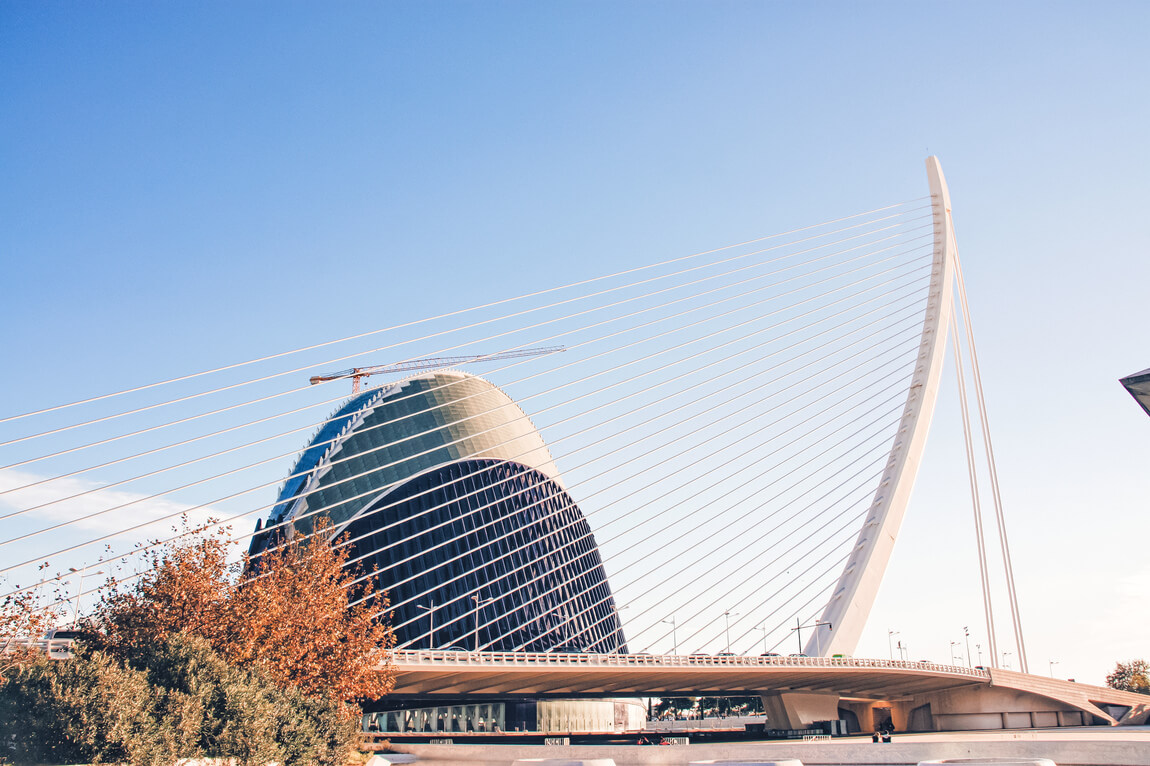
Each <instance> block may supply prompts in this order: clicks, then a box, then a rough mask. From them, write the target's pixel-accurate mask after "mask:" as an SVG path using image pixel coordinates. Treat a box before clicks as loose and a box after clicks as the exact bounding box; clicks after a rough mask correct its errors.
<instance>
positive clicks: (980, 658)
mask: <svg viewBox="0 0 1150 766" xmlns="http://www.w3.org/2000/svg"><path fill="white" fill-rule="evenodd" d="M974 648H975V649H977V650H978V665H979V667H981V666H982V644H975V645H974Z"/></svg>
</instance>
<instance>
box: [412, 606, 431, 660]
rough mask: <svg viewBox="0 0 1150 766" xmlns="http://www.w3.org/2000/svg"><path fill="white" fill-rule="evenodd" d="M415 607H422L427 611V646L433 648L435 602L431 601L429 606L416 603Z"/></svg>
mask: <svg viewBox="0 0 1150 766" xmlns="http://www.w3.org/2000/svg"><path fill="white" fill-rule="evenodd" d="M415 608H416V609H422V610H423V611H425V612H427V623H428V631H427V647H428V648H429V649H435V602H434V601H432V602H431V606H424V605H423V604H416V605H415Z"/></svg>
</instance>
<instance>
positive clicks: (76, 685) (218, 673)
mask: <svg viewBox="0 0 1150 766" xmlns="http://www.w3.org/2000/svg"><path fill="white" fill-rule="evenodd" d="M358 728H359V718H358V717H357V716H355V715H354V712H353V711H352V709H350V708H345V707H344V706H343V705H341V704H340V703H338V702H334V701H332V700H330V699H328V698H322V697H309V696H306V695H304V694H302V693H301V692H299V691H298V689H295V688H287V689H284V688H281V687H279V686H277V685H276V684H275V683H274V681H272V679H271V678H270V677H269V675H268V674H267V673H266V672H264V671H262V670H261V669H259V668H256V667H254V666H249V667H235V666H232V665H229V664H228V663H227V662H225V661H224V660H223V659H222V658H221V657H220V656H219V655H218V654H216V653H215V652H213V651H212V649H211V648H210V646H209V645H208V643H207V641H205V640H204V639H201V638H195V637H189V636H185V635H176V636H173V637H171V638H170V639H168V640H167V641H165V642H162V643H159V644H156V645H154V646H146V647H137V648H134V649H133V650H132V653H131V654H130V655H128V656H123V657H114V656H112V655H110V654H108V653H106V652H103V651H99V650H94V649H83V648H80V649H79V650H78V651H77V652H76V656H75V657H74V658H73V659H72V660H70V661H67V662H58V661H50V660H46V659H41V660H39V661H37V662H36V663H35V664H34V665H33V667H31V668H29V670H28V672H27V673H26V674H24V676H23V677H22V678H21V679H18V680H15V681H13V682H11V683H8V684H6V685H5V686H4V687H3V688H0V736H2V737H3V738H4V740H6V741H8V742H11V743H12V745H13V746H14V748H15V749H14V752H13V753H12V756H13V760H14V762H15V763H18V764H23V763H29V764H33V763H47V762H55V763H68V762H71V763H77V762H86V763H128V764H132V765H133V766H136V765H137V764H138V765H139V766H160V764H163V766H169V765H170V764H171V763H172V761H173V759H174V758H200V757H205V756H207V757H223V758H234V759H235V760H236V762H237V764H240V765H241V766H249V765H252V764H259V766H262V765H263V764H266V763H268V762H270V761H278V762H280V763H282V764H284V766H295V765H296V764H299V765H300V766H304V765H305V764H306V766H311V765H312V764H321V765H322V764H331V765H332V766H335V765H337V764H340V763H342V762H344V761H345V760H346V758H347V756H348V755H349V754H350V753H351V752H352V751H353V750H354V748H355V744H356V741H357V735H358Z"/></svg>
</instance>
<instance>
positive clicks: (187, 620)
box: [93, 524, 394, 701]
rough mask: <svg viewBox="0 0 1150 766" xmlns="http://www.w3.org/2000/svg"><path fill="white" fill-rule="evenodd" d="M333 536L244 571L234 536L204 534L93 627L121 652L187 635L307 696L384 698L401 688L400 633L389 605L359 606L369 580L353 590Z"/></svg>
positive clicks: (156, 562) (116, 601)
mask: <svg viewBox="0 0 1150 766" xmlns="http://www.w3.org/2000/svg"><path fill="white" fill-rule="evenodd" d="M327 529H328V528H327V527H326V526H325V525H323V524H317V525H316V529H315V530H314V532H315V533H314V534H313V535H311V536H310V537H309V538H308V539H307V540H305V541H303V542H299V541H292V542H289V543H287V544H286V545H283V546H282V547H280V548H278V549H274V550H269V551H267V552H264V553H262V554H260V556H259V557H258V561H256V562H254V564H255V565H254V566H253V565H252V562H248V561H247V560H246V559H245V561H244V565H243V566H242V567H240V566H238V565H232V566H229V565H228V563H227V559H228V550H229V548H230V546H231V545H232V543H230V542H229V541H228V540H227V530H220V529H217V530H216V531H215V532H214V533H211V534H207V533H205V532H204V531H203V529H201V530H196V532H198V533H197V534H192V535H186V536H183V537H180V538H178V539H177V540H176V541H174V542H171V543H168V544H166V545H165V546H163V547H161V548H160V549H158V550H157V551H156V552H155V553H154V554H152V557H151V560H150V562H149V564H150V568H149V569H148V571H147V572H146V573H145V574H144V575H142V576H141V577H140V578H139V579H138V580H137V581H136V582H135V583H134V584H133V585H132V587H131V588H129V589H128V590H125V591H117V592H113V593H109V594H106V595H105V596H104V598H103V600H102V602H101V605H100V608H99V609H98V610H97V616H96V619H95V624H94V626H93V627H95V628H96V630H97V632H98V634H99V635H100V636H101V639H102V641H103V642H104V643H106V644H107V646H108V647H109V648H112V649H122V650H127V649H130V647H131V646H134V645H135V646H138V645H141V644H144V643H148V642H151V641H156V640H160V639H163V638H165V637H167V636H168V635H171V634H174V633H178V632H180V631H186V632H189V633H193V634H195V635H199V636H202V637H204V638H205V639H207V640H208V642H209V643H210V644H211V645H212V648H213V649H215V650H216V651H217V652H219V653H220V654H221V655H222V656H223V657H224V658H225V659H226V660H228V661H229V662H231V663H233V664H237V665H248V664H253V665H259V666H261V667H263V668H264V669H265V670H267V671H268V672H269V673H270V674H271V676H272V677H273V678H274V679H276V681H277V682H278V683H280V684H282V685H285V686H297V687H299V688H300V690H301V691H303V692H304V693H305V694H312V695H325V696H329V697H331V698H334V699H337V700H340V701H351V700H357V699H376V698H379V697H382V696H383V695H385V694H387V693H388V692H389V691H390V690H391V687H392V685H393V680H394V674H393V673H392V672H391V671H390V669H389V668H388V667H387V656H388V650H389V649H390V648H391V646H392V645H393V644H394V635H393V633H392V631H391V629H390V628H389V627H388V626H387V625H386V624H385V623H384V622H383V621H380V620H375V619H373V615H374V614H375V613H376V612H382V611H385V610H386V608H387V601H386V599H385V598H373V597H368V598H364V600H363V601H360V599H361V598H363V597H364V596H365V595H366V592H365V589H366V588H367V587H368V585H369V584H370V582H365V583H361V584H356V585H353V584H352V580H353V579H354V573H353V571H352V570H350V569H345V568H344V564H345V562H346V560H347V548H346V547H344V546H340V545H332V544H330V543H329V541H328V532H327ZM241 572H242V574H241ZM356 602H359V603H356ZM349 604H351V605H350V606H349Z"/></svg>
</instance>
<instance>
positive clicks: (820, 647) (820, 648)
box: [815, 620, 834, 657]
mask: <svg viewBox="0 0 1150 766" xmlns="http://www.w3.org/2000/svg"><path fill="white" fill-rule="evenodd" d="M824 625H826V626H827V630H832V629H833V627H834V626H832V625H831V623H830V621H827V622H823V621H822V620H815V653H816V654H818V656H820V657H822V656H823V642H822V640H821V639H820V638H819V628H821V627H822V626H824Z"/></svg>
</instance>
